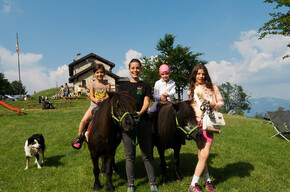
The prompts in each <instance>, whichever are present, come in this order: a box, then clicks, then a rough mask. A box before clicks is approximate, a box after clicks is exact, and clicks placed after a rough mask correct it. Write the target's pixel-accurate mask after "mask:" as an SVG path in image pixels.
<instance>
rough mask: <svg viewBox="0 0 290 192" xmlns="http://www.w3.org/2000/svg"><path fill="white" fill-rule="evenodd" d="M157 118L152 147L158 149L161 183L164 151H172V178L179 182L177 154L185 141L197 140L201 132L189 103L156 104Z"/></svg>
mask: <svg viewBox="0 0 290 192" xmlns="http://www.w3.org/2000/svg"><path fill="white" fill-rule="evenodd" d="M157 108H158V111H157V117H156V119H155V123H154V124H155V133H154V145H155V146H156V147H157V149H158V153H159V157H160V166H161V171H162V183H165V182H166V165H167V164H166V161H165V157H164V151H165V150H166V149H169V148H172V149H173V150H174V177H175V179H177V180H181V179H182V178H181V176H180V174H179V153H180V149H181V145H182V144H185V139H188V140H190V139H194V140H195V141H196V140H199V139H200V138H201V136H202V132H201V130H200V129H199V128H198V126H197V124H196V121H195V112H194V110H193V109H192V107H191V106H190V101H183V102H179V103H176V104H173V103H170V102H166V103H158V105H157Z"/></svg>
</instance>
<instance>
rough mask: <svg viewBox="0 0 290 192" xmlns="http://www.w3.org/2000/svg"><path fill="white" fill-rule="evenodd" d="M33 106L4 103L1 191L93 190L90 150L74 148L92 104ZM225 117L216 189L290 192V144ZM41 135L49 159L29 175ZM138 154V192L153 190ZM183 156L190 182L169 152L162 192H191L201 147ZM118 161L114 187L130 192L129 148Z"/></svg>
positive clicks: (214, 159)
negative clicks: (176, 173)
mask: <svg viewBox="0 0 290 192" xmlns="http://www.w3.org/2000/svg"><path fill="white" fill-rule="evenodd" d="M29 102H36V100H30V101H19V102H9V104H10V105H12V106H13V107H19V108H21V109H23V111H24V112H26V115H21V116H18V115H17V113H16V112H14V111H10V110H8V109H6V108H4V107H3V106H1V105H0V162H1V164H0V191H1V192H2V191H22V192H25V191H92V186H93V182H94V176H93V172H92V169H93V166H92V162H91V159H90V154H89V150H88V148H87V147H86V149H85V150H79V151H78V150H74V149H73V148H72V147H71V146H70V142H71V141H72V140H73V139H74V138H75V136H76V134H77V129H78V124H79V122H80V120H81V118H82V116H83V114H84V112H85V111H86V110H87V108H88V106H89V101H86V100H74V101H72V103H73V107H62V108H60V107H58V108H57V109H54V110H41V108H34V109H27V104H28V103H29ZM53 102H54V101H53ZM224 116H225V120H226V126H224V127H223V130H222V133H221V134H219V135H215V139H214V144H213V147H212V150H211V155H210V157H209V160H208V165H209V172H210V175H211V177H212V179H213V180H214V182H215V184H216V191H229V192H232V191H234V192H235V191H241V192H244V191H265V192H266V191H281V192H282V191H289V184H290V168H289V159H290V152H289V143H288V142H287V141H285V140H283V139H281V138H280V137H275V138H273V139H269V137H270V136H271V135H273V134H275V130H274V128H273V126H272V125H269V124H266V122H265V121H263V120H257V119H252V118H246V117H241V116H232V115H224ZM35 133H42V134H43V135H44V137H45V139H46V145H47V150H46V161H45V164H44V166H43V168H42V169H40V170H38V169H37V167H36V165H35V164H34V162H33V161H31V163H30V168H29V169H28V170H26V171H24V167H25V154H24V149H23V146H24V142H25V140H26V139H27V138H28V137H29V136H31V135H32V134H35ZM137 151H138V153H137V158H136V185H137V190H138V191H140V192H143V191H149V186H148V180H147V176H146V172H145V169H144V164H143V161H142V159H141V156H140V152H139V147H138V150H137ZM180 156H181V165H180V169H181V173H182V175H183V177H184V178H183V180H182V181H181V182H175V181H174V179H173V151H172V150H167V151H166V160H167V162H168V179H169V181H168V184H166V185H163V186H162V185H159V190H160V191H161V192H162V191H164V192H171V191H172V192H173V191H174V192H175V191H187V188H188V186H189V184H190V182H191V178H192V174H193V172H194V168H195V165H196V163H197V148H196V145H195V143H194V142H193V141H187V143H186V145H185V146H183V147H182V150H181V155H180ZM154 157H155V162H154V163H155V170H156V176H157V183H159V182H160V179H161V176H160V172H161V171H160V168H159V157H158V155H157V151H156V149H154ZM116 162H117V166H118V168H119V173H118V174H114V175H113V184H114V186H115V187H116V191H117V192H118V191H126V188H127V183H126V174H125V158H124V152H123V144H121V145H120V146H119V147H118V149H117V154H116ZM203 182H204V181H203V179H201V183H203ZM101 183H102V185H104V183H105V177H101ZM102 191H105V190H104V189H103V190H102Z"/></svg>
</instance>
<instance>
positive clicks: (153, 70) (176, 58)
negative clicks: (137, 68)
mask: <svg viewBox="0 0 290 192" xmlns="http://www.w3.org/2000/svg"><path fill="white" fill-rule="evenodd" d="M174 40H175V36H173V35H171V34H165V36H164V39H160V40H159V42H158V43H157V46H156V49H157V51H159V52H160V54H159V55H157V56H156V57H155V58H152V59H148V58H146V57H143V62H142V68H143V72H142V75H141V78H142V79H143V80H144V81H146V82H148V83H150V85H151V86H152V87H153V86H154V83H155V81H157V80H158V79H159V76H158V69H159V67H160V65H161V64H163V63H165V64H167V65H168V66H169V67H170V70H171V75H170V78H171V79H172V80H173V81H175V84H176V92H177V94H178V99H179V100H180V98H181V93H182V92H183V89H184V88H186V87H187V86H188V81H189V76H190V73H191V70H192V68H193V67H194V66H195V65H196V64H198V63H201V64H205V63H206V62H205V61H202V60H200V59H199V58H198V57H199V56H200V55H202V53H195V54H193V53H192V52H191V51H190V48H189V47H183V46H181V45H179V44H178V45H176V46H174Z"/></svg>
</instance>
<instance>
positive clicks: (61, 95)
mask: <svg viewBox="0 0 290 192" xmlns="http://www.w3.org/2000/svg"><path fill="white" fill-rule="evenodd" d="M58 94H59V95H60V97H63V96H64V87H63V85H61V86H60V89H59V91H58Z"/></svg>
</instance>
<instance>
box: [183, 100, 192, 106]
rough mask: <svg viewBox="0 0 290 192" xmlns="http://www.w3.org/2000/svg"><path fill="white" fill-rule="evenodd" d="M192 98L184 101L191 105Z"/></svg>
mask: <svg viewBox="0 0 290 192" xmlns="http://www.w3.org/2000/svg"><path fill="white" fill-rule="evenodd" d="M192 100H193V99H189V100H186V101H184V102H186V103H188V104H189V105H191V103H192Z"/></svg>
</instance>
